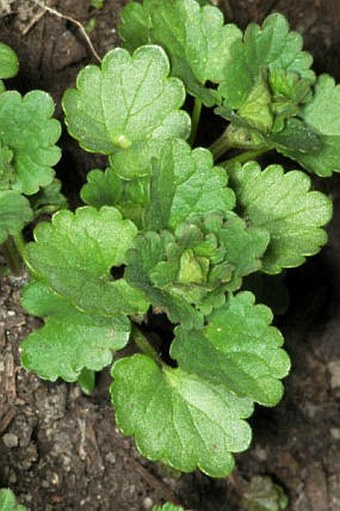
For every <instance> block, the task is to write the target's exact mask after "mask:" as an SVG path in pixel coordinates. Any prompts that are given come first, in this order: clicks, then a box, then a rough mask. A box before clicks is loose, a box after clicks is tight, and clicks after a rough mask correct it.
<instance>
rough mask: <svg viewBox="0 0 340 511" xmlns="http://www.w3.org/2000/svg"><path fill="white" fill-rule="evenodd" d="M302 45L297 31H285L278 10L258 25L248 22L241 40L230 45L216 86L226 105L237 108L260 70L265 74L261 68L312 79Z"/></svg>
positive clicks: (286, 26)
mask: <svg viewBox="0 0 340 511" xmlns="http://www.w3.org/2000/svg"><path fill="white" fill-rule="evenodd" d="M302 45H303V40H302V37H301V35H300V34H298V33H297V32H292V31H289V25H288V22H287V20H286V18H285V17H284V16H283V15H282V14H271V15H270V16H268V17H267V18H266V19H265V20H264V22H263V24H262V27H260V26H259V25H257V24H256V23H251V24H250V25H248V27H247V29H246V31H245V33H244V37H243V40H241V39H240V40H238V41H236V42H235V43H234V44H233V45H232V47H231V50H230V60H229V61H228V62H227V64H226V66H225V69H224V80H223V83H222V84H221V86H220V92H221V94H222V95H223V98H224V99H225V101H226V103H227V104H228V105H229V107H231V108H240V107H241V106H242V105H243V104H244V102H245V101H246V100H247V98H248V96H249V94H250V93H251V91H252V90H253V88H254V86H255V85H256V83H258V80H259V78H260V77H261V74H262V75H264V76H265V74H264V70H267V71H269V72H270V71H271V70H273V71H274V72H275V71H277V70H284V71H286V73H294V74H296V75H298V76H299V77H300V78H302V79H304V80H307V81H308V82H310V83H313V82H314V81H315V74H314V72H313V71H312V70H311V69H310V66H311V64H312V61H313V59H312V57H311V55H310V54H309V53H307V52H305V51H302ZM281 78H282V77H281Z"/></svg>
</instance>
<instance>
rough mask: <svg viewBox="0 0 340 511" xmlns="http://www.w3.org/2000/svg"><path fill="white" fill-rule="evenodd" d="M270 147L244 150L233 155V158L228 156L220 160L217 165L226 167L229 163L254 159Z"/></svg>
mask: <svg viewBox="0 0 340 511" xmlns="http://www.w3.org/2000/svg"><path fill="white" fill-rule="evenodd" d="M270 149H271V148H270V147H265V148H263V147H262V148H261V149H252V150H250V151H244V152H243V153H241V154H238V155H237V156H234V158H230V159H229V160H225V161H222V162H221V163H219V164H218V165H219V166H220V167H228V166H229V165H232V164H233V163H247V162H248V161H251V160H256V158H257V157H258V156H261V155H262V154H264V153H267V152H268V151H270Z"/></svg>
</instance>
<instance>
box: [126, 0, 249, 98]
mask: <svg viewBox="0 0 340 511" xmlns="http://www.w3.org/2000/svg"><path fill="white" fill-rule="evenodd" d="M119 34H120V36H121V38H122V40H123V42H124V45H125V47H126V48H128V49H129V50H135V49H136V48H138V46H140V45H141V44H147V43H156V44H159V45H161V46H162V47H163V48H164V49H165V50H166V52H167V54H168V55H169V57H170V60H171V67H172V74H173V75H174V76H177V77H178V78H180V79H181V80H183V82H184V83H185V85H186V87H187V89H188V91H189V92H190V93H191V94H193V95H194V96H198V97H200V98H201V99H202V100H203V101H204V102H205V103H206V104H207V105H209V106H212V105H214V104H216V102H217V96H216V92H215V91H214V90H213V89H209V88H207V87H204V84H205V83H206V82H207V81H210V82H213V83H219V82H220V81H221V80H222V79H223V76H224V74H223V72H224V67H225V65H226V62H228V61H229V58H230V47H231V45H232V44H233V43H234V42H235V41H237V40H239V39H241V37H242V33H241V31H240V30H239V29H238V28H237V27H236V25H234V24H231V23H230V24H224V19H223V14H222V11H221V10H220V9H218V8H216V7H214V6H212V5H205V6H202V7H201V6H200V5H199V4H198V2H196V1H195V0H174V1H172V2H164V1H162V0H144V2H143V4H142V5H141V4H137V3H136V2H131V3H129V4H128V5H127V6H126V7H124V8H123V9H122V11H121V22H120V26H119Z"/></svg>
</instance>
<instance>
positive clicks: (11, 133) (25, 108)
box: [0, 90, 61, 195]
mask: <svg viewBox="0 0 340 511" xmlns="http://www.w3.org/2000/svg"><path fill="white" fill-rule="evenodd" d="M53 112H54V103H53V100H52V98H51V97H50V96H49V95H48V94H47V93H46V92H42V91H38V90H35V91H32V92H29V93H28V94H26V95H25V96H23V97H21V95H20V94H19V93H18V92H16V91H6V92H3V93H2V94H0V125H1V133H0V142H1V143H2V144H3V145H5V146H7V147H8V148H9V149H10V150H11V151H12V152H13V160H12V165H13V166H14V169H15V175H14V180H13V183H12V188H14V189H15V190H17V191H19V192H21V193H25V194H26V195H32V194H34V193H36V192H37V191H38V190H39V188H40V187H41V186H47V185H49V184H50V183H51V182H52V180H53V177H54V171H53V169H52V166H54V165H55V164H56V163H57V162H58V161H59V159H60V155H61V153H60V149H59V147H57V146H56V145H55V143H56V142H57V140H58V139H59V137H60V133H61V128H60V123H59V122H58V121H57V120H56V119H51V117H52V115H53Z"/></svg>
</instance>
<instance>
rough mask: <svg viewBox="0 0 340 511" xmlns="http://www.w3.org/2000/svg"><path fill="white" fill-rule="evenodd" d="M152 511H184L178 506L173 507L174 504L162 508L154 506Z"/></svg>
mask: <svg viewBox="0 0 340 511" xmlns="http://www.w3.org/2000/svg"><path fill="white" fill-rule="evenodd" d="M152 511H184V509H183V508H182V507H180V506H175V505H174V504H169V503H167V504H164V505H163V506H156V507H154V508H153V510H152Z"/></svg>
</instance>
